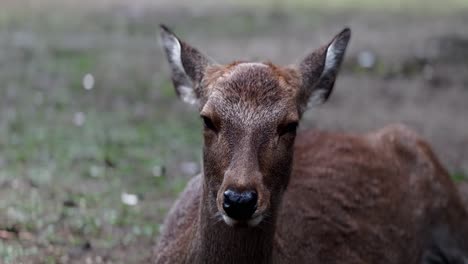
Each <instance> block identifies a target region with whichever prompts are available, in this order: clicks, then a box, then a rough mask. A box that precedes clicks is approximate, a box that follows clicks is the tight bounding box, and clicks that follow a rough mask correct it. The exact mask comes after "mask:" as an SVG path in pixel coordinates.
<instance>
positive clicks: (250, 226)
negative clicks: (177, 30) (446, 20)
mask: <svg viewBox="0 0 468 264" xmlns="http://www.w3.org/2000/svg"><path fill="white" fill-rule="evenodd" d="M350 37H351V30H350V29H349V28H345V29H343V30H342V31H341V32H340V33H339V34H337V35H336V36H335V37H334V38H333V39H332V40H331V41H330V42H329V43H328V44H326V45H324V46H321V47H320V48H318V49H316V50H314V51H312V52H311V53H309V54H308V55H307V56H305V58H304V59H303V60H301V61H300V62H299V63H297V64H293V65H289V66H279V65H276V64H273V63H271V62H251V61H234V62H232V63H229V64H219V63H217V62H215V61H214V60H213V59H211V58H209V57H207V56H206V55H204V54H203V53H201V52H200V51H198V50H197V49H196V48H194V47H192V46H190V45H189V44H187V43H186V42H184V41H182V40H181V39H180V38H179V37H178V36H177V35H175V34H174V33H173V31H172V30H170V29H169V28H168V27H167V26H165V25H161V29H160V43H161V45H162V47H163V50H164V53H165V55H166V58H167V61H168V63H169V66H170V73H171V77H172V82H173V85H174V87H175V91H176V93H177V95H178V97H179V98H180V99H181V100H183V101H184V102H186V103H188V104H190V105H192V106H193V107H195V108H197V109H198V111H199V113H200V116H201V121H202V122H203V132H202V133H203V155H202V163H203V166H202V172H201V173H200V174H199V175H197V176H194V177H193V178H192V179H191V180H190V181H189V182H188V184H187V186H186V188H185V190H184V191H183V192H182V193H181V194H180V196H179V198H178V199H177V201H176V202H175V203H174V205H173V207H172V208H171V209H170V211H169V213H168V215H167V216H166V218H165V221H164V224H163V228H162V230H161V234H160V235H159V238H158V240H157V243H156V246H155V248H154V250H153V257H152V262H153V263H322V264H323V263H347V264H354V263H356V264H357V263H395V264H396V263H398V264H400V263H410V264H411V263H427V264H429V263H452V264H453V263H465V264H466V263H468V214H467V212H466V210H465V208H464V207H463V204H462V202H461V199H460V197H459V194H458V193H457V189H456V187H455V185H454V183H453V182H452V181H451V179H450V176H449V174H448V172H447V170H446V169H445V168H444V167H443V165H442V164H441V163H440V162H439V160H438V158H437V157H436V155H435V154H434V152H433V151H432V149H431V147H430V145H429V144H428V143H427V142H426V141H425V140H424V139H422V138H421V137H420V136H419V135H418V134H417V133H416V132H414V131H413V130H411V129H409V128H407V127H406V126H405V125H402V124H391V125H387V126H385V127H383V128H381V129H378V130H376V131H372V132H369V133H366V134H352V133H348V134H346V133H333V132H325V131H318V130H304V131H302V130H301V131H300V132H298V125H299V122H300V120H301V117H302V116H303V114H304V112H305V111H306V110H307V109H308V108H313V107H314V106H316V105H318V104H321V103H324V102H325V101H327V99H328V98H329V96H330V95H331V92H332V90H333V88H334V84H335V81H336V77H337V74H338V72H339V69H340V66H341V64H342V61H343V59H344V57H345V52H346V48H347V46H348V42H349V40H350Z"/></svg>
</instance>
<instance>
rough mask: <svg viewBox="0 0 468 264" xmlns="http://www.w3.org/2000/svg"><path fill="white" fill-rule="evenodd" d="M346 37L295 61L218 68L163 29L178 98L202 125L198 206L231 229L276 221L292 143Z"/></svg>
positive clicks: (322, 97)
mask: <svg viewBox="0 0 468 264" xmlns="http://www.w3.org/2000/svg"><path fill="white" fill-rule="evenodd" d="M350 36H351V32H350V30H349V29H348V28H346V29H344V30H343V31H341V32H340V33H339V34H338V35H337V36H336V37H335V38H333V39H332V40H331V42H330V43H328V44H327V45H324V46H322V47H321V48H319V49H317V50H315V51H314V52H312V53H310V54H309V55H308V56H306V57H305V58H304V59H303V60H302V61H301V62H300V63H299V64H297V65H293V66H287V67H281V66H277V65H274V64H272V63H256V62H233V63H231V64H227V65H221V64H218V63H216V62H214V61H213V60H211V59H209V58H208V57H206V56H205V55H203V54H202V53H200V52H199V51H198V50H196V49H195V48H193V47H191V46H190V45H188V44H187V43H185V42H183V41H181V40H180V39H179V38H178V37H177V36H176V35H175V34H174V33H172V32H171V31H170V30H169V29H168V28H167V27H165V26H161V44H162V46H163V48H164V50H165V53H166V55H167V59H168V61H169V64H170V68H171V73H172V81H173V83H174V87H175V89H176V92H177V94H178V96H179V97H180V98H181V99H182V100H183V101H185V102H187V103H189V104H192V105H195V106H196V107H198V110H199V111H200V116H201V119H202V121H203V123H204V129H203V136H204V147H203V163H204V165H203V168H204V194H203V196H204V199H205V201H204V204H203V206H206V207H207V212H208V213H209V214H212V216H213V217H215V216H219V217H222V218H223V220H224V221H225V223H226V224H228V225H230V226H238V225H241V226H245V225H248V226H256V225H258V224H259V223H261V222H262V220H263V219H265V218H266V217H274V216H275V212H276V209H277V208H278V205H279V202H280V200H281V198H282V194H283V192H284V190H285V189H286V187H287V185H288V181H289V175H290V173H291V168H292V157H293V144H294V140H295V136H296V129H297V127H298V124H299V121H300V118H301V116H302V114H303V113H304V111H305V110H306V109H307V106H310V105H312V104H317V103H322V102H325V101H326V100H327V99H328V97H329V95H330V94H331V92H332V90H333V86H334V82H335V79H336V75H337V73H338V71H339V68H340V65H341V62H342V60H343V57H344V54H345V51H346V47H347V44H348V41H349V39H350Z"/></svg>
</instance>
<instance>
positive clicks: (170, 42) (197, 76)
mask: <svg viewBox="0 0 468 264" xmlns="http://www.w3.org/2000/svg"><path fill="white" fill-rule="evenodd" d="M160 27H161V33H160V37H161V38H160V40H161V46H162V47H163V49H164V51H165V53H166V58H167V61H168V62H169V65H170V68H171V77H172V82H173V84H174V87H175V89H176V92H177V95H178V96H179V97H180V98H181V99H182V100H183V101H184V102H186V103H189V104H192V105H196V104H198V103H199V101H200V98H201V97H202V96H203V91H202V88H201V87H200V83H201V81H202V79H203V76H204V73H205V69H206V68H207V66H208V65H210V64H211V63H212V62H211V61H210V60H209V59H208V58H207V57H205V56H204V55H203V54H202V53H200V52H199V51H198V50H196V49H195V48H193V47H191V46H190V45H188V44H186V43H184V42H183V41H181V40H180V39H179V38H178V37H177V36H176V35H175V34H174V33H172V31H171V30H170V29H169V28H168V27H166V26H164V25H161V26H160Z"/></svg>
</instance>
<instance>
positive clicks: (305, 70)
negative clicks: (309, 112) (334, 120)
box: [299, 28, 351, 108]
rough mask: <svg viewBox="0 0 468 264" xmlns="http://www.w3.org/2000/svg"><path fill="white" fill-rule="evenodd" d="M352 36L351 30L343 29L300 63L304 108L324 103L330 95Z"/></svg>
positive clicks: (301, 98)
mask: <svg viewBox="0 0 468 264" xmlns="http://www.w3.org/2000/svg"><path fill="white" fill-rule="evenodd" d="M350 37H351V30H350V29H349V28H345V29H343V30H342V31H341V32H340V33H339V34H338V35H336V36H335V37H334V38H333V40H332V41H331V42H330V43H329V44H328V45H325V46H323V47H321V48H319V49H317V50H316V51H314V52H313V53H311V54H310V55H308V56H307V57H306V58H305V59H304V60H303V61H302V62H301V63H300V64H299V72H300V75H301V79H302V87H301V94H300V100H302V105H303V106H304V108H305V107H306V106H307V105H310V104H320V103H323V102H325V101H326V100H327V99H328V97H329V96H330V94H331V92H332V90H333V86H334V84H335V79H336V75H337V74H338V71H339V69H340V65H341V62H342V61H343V58H344V55H345V52H346V47H347V46H348V42H349V39H350Z"/></svg>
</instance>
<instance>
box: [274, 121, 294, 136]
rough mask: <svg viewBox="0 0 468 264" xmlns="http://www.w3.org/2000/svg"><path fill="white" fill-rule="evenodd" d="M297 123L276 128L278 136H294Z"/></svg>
mask: <svg viewBox="0 0 468 264" xmlns="http://www.w3.org/2000/svg"><path fill="white" fill-rule="evenodd" d="M298 125H299V124H298V123H297V122H291V123H288V124H286V125H282V126H279V127H278V134H279V135H280V136H283V135H286V134H295V133H296V130H297V127H298Z"/></svg>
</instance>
